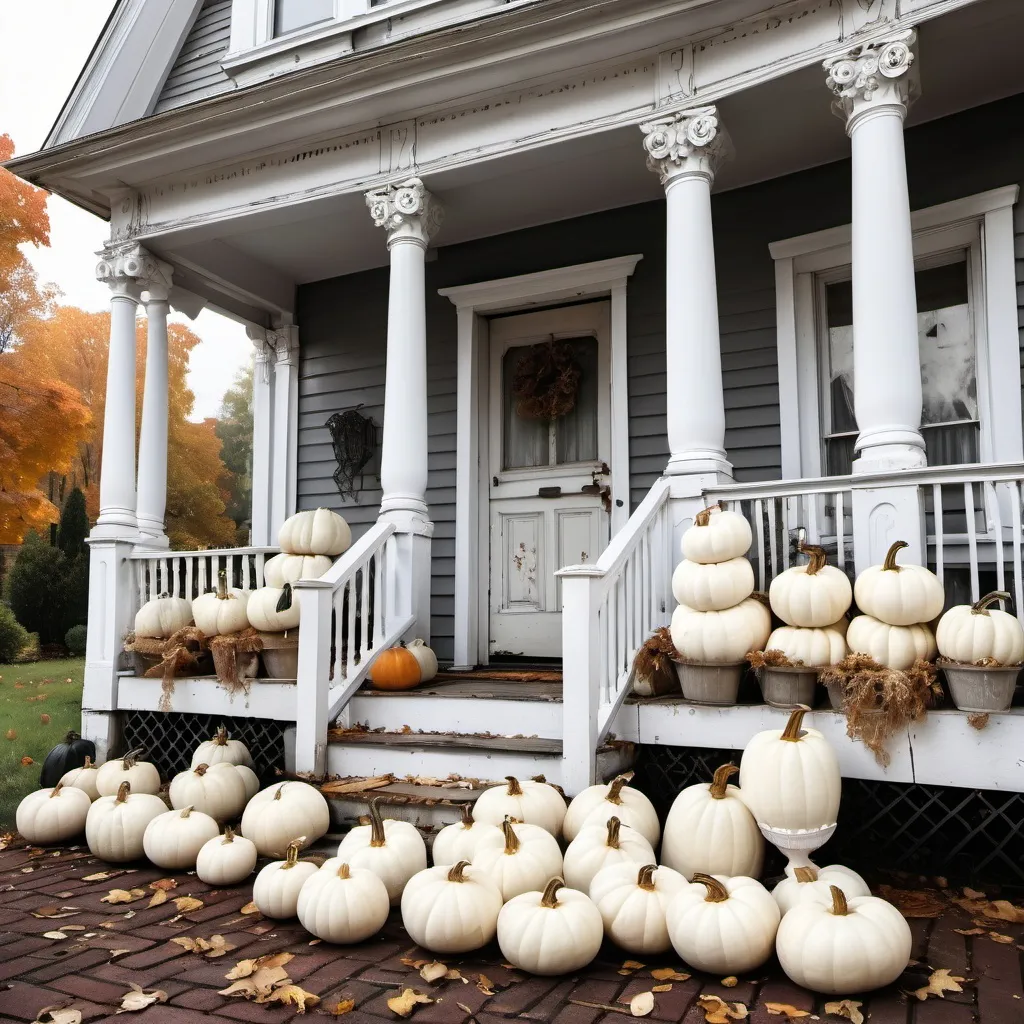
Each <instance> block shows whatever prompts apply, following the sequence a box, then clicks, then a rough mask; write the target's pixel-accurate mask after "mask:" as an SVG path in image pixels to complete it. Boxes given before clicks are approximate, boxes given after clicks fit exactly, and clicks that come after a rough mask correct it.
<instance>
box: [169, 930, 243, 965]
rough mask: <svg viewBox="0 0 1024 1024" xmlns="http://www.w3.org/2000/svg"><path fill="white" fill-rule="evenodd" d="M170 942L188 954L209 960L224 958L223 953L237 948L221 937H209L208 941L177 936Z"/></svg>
mask: <svg viewBox="0 0 1024 1024" xmlns="http://www.w3.org/2000/svg"><path fill="white" fill-rule="evenodd" d="M171 942H173V943H175V944H176V945H178V946H181V948H182V949H187V950H188V951H189V952H190V953H200V954H204V955H205V956H206V957H207V959H210V960H213V959H214V958H216V957H218V956H224V954H225V953H230V952H231V950H233V949H235V948H237V947H236V946H235V945H234V944H233V943H231V942H228V941H227V939H225V938H224V936H223V935H211V936H210V937H209V938H208V939H201V938H191V937H190V936H187V935H179V936H178V937H177V938H176V939H171Z"/></svg>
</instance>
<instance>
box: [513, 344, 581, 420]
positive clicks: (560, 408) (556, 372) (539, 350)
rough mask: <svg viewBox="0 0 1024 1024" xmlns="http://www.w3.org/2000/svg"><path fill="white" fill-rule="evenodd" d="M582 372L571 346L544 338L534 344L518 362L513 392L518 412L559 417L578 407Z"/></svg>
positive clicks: (542, 417)
mask: <svg viewBox="0 0 1024 1024" xmlns="http://www.w3.org/2000/svg"><path fill="white" fill-rule="evenodd" d="M582 376H583V371H582V370H581V369H580V366H579V363H577V362H576V353H575V351H574V349H573V347H572V345H571V344H570V343H568V342H564V341H554V340H551V341H545V342H541V343H540V344H538V345H531V346H530V347H529V348H528V349H527V350H526V351H525V352H524V353H523V354H522V355H521V356H520V357H519V362H518V363H517V364H516V373H515V376H514V377H513V378H512V395H513V397H514V398H515V400H516V412H517V413H518V414H519V415H520V416H522V417H523V419H529V420H556V419H558V418H559V417H560V416H565V415H567V414H568V413H570V412H572V411H573V409H575V408H576V399H577V397H578V395H579V390H580V378H581V377H582Z"/></svg>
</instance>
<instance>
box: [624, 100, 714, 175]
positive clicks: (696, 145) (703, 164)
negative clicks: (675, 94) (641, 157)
mask: <svg viewBox="0 0 1024 1024" xmlns="http://www.w3.org/2000/svg"><path fill="white" fill-rule="evenodd" d="M640 131H642V132H643V133H644V149H646V150H647V166H648V168H649V169H650V170H652V171H654V173H655V174H657V175H658V177H659V178H660V179H661V183H662V184H663V185H668V184H669V183H670V182H672V181H674V180H675V179H677V178H680V177H701V178H706V179H707V181H708V183H709V184H711V183H713V182H714V180H715V173H716V172H717V171H718V168H719V167H720V166H721V164H722V161H723V160H724V159H725V158H726V157H727V156H729V155H730V153H731V151H732V144H731V142H730V140H729V134H728V132H726V130H725V128H724V126H723V125H722V123H721V121H720V120H719V117H718V108H717V107H698V108H696V109H693V110H684V111H681V112H680V113H678V114H673V115H672V116H671V117H659V118H657V119H656V120H654V121H645V122H643V123H642V124H641V125H640Z"/></svg>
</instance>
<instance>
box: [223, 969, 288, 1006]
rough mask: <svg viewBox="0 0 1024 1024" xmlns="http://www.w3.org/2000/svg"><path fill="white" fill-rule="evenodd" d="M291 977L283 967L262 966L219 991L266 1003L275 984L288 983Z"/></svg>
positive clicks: (225, 994)
mask: <svg viewBox="0 0 1024 1024" xmlns="http://www.w3.org/2000/svg"><path fill="white" fill-rule="evenodd" d="M290 980H291V979H289V977H288V972H287V971H286V970H285V969H284V968H283V967H262V968H260V969H259V970H256V971H254V972H253V973H252V974H251V975H249V976H248V977H244V978H241V979H240V980H238V981H235V982H232V983H231V984H230V985H229V986H228V987H227V988H223V989H221V990H220V991H219V992H218V995H222V996H241V997H242V998H243V999H251V1000H253V1002H256V1003H265V1002H266V1001H267V999H268V997H269V996H270V994H271V992H273V990H274V986H275V985H281V984H284V985H287V984H288V983H289V981H290Z"/></svg>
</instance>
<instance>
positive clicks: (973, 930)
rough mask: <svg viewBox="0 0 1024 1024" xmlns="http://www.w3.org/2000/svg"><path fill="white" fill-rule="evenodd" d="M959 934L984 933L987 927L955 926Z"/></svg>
mask: <svg viewBox="0 0 1024 1024" xmlns="http://www.w3.org/2000/svg"><path fill="white" fill-rule="evenodd" d="M953 931H955V932H956V933H957V935H984V934H985V931H986V929H985V928H954V929H953Z"/></svg>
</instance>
